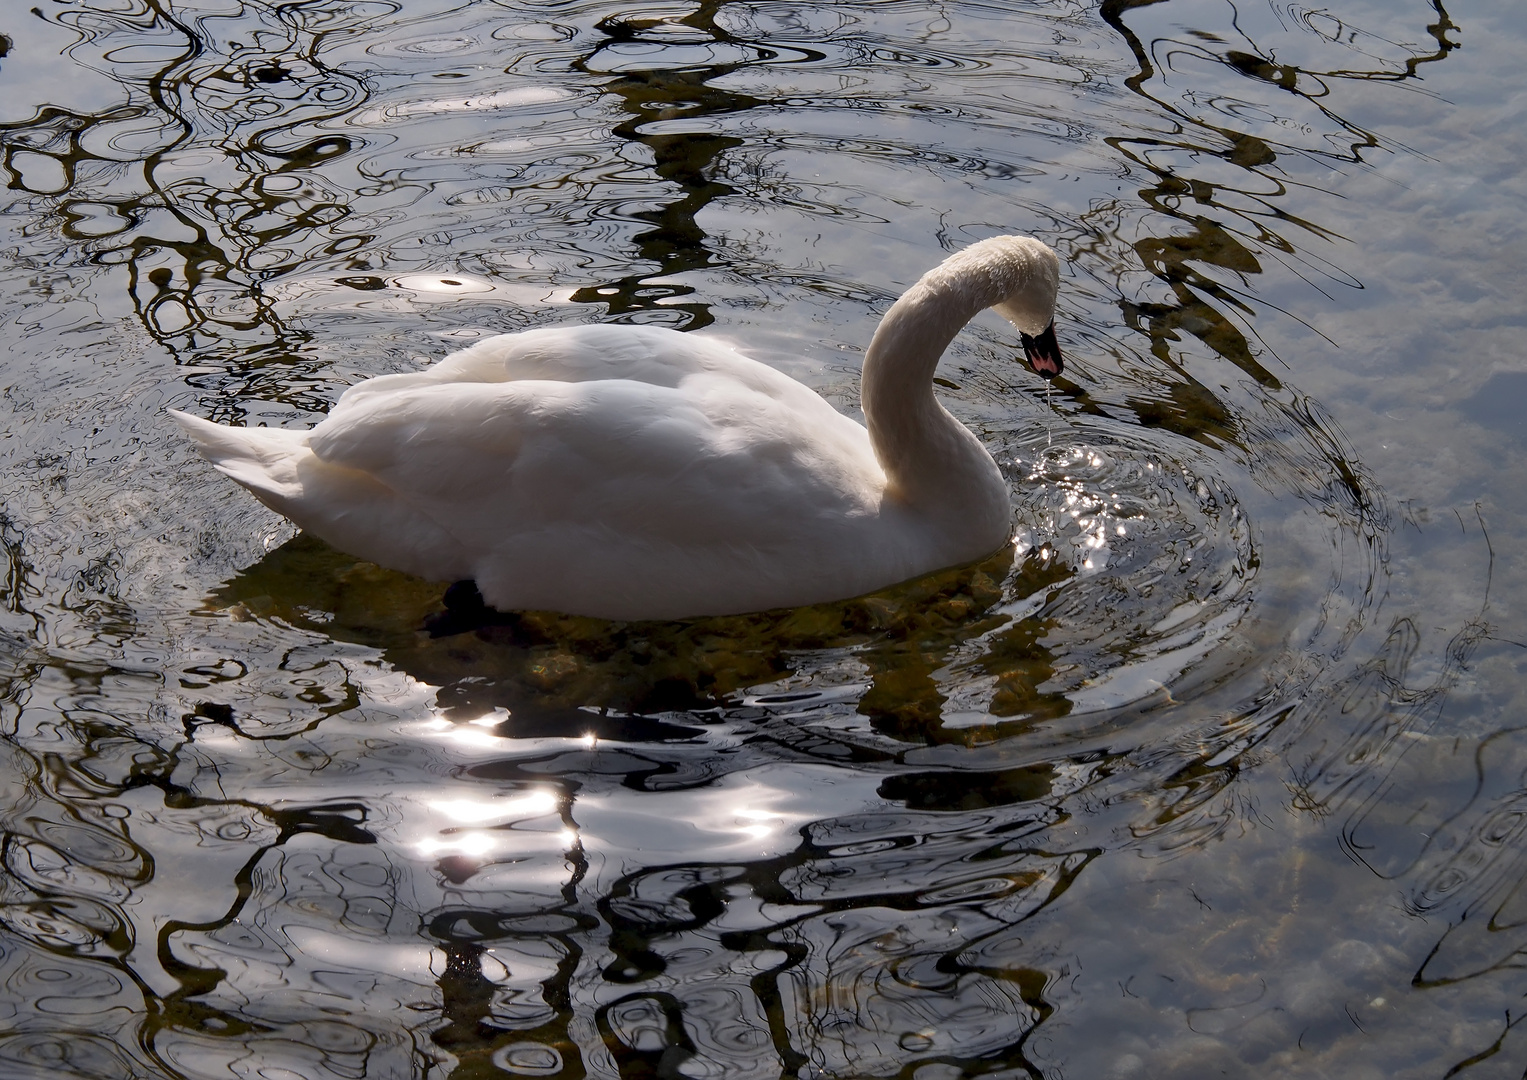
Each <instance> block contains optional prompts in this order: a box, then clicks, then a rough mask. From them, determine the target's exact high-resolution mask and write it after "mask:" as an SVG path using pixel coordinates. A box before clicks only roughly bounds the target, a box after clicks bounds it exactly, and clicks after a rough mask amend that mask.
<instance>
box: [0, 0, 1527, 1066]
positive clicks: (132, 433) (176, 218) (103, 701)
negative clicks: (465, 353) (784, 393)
mask: <svg viewBox="0 0 1527 1080" xmlns="http://www.w3.org/2000/svg"><path fill="white" fill-rule="evenodd" d="M1449 2H1450V4H1451V0H1449ZM0 35H3V36H0V49H3V55H0V146H3V151H4V157H3V171H0V176H3V178H4V181H5V184H6V189H5V191H4V193H3V213H0V327H3V330H0V334H3V342H4V348H5V353H4V360H3V365H4V367H3V379H0V383H3V390H0V415H3V427H0V551H3V556H4V557H3V559H0V688H3V692H0V735H3V753H4V755H5V756H4V763H3V765H0V832H3V843H0V856H3V863H4V871H3V874H0V973H3V987H4V988H3V990H0V1075H3V1076H5V1077H7V1078H11V1077H15V1078H23V1080H24V1078H31V1077H47V1078H49V1080H61V1078H66V1077H67V1078H91V1080H97V1078H100V1080H107V1078H111V1080H115V1078H123V1077H142V1078H148V1077H155V1078H158V1077H185V1078H193V1077H194V1078H203V1077H206V1078H230V1077H237V1078H262V1080H291V1078H301V1080H327V1078H331V1077H362V1076H364V1077H378V1078H405V1077H407V1078H414V1077H418V1078H425V1077H429V1078H435V1077H445V1076H453V1077H458V1078H467V1077H470V1078H482V1077H502V1076H536V1077H550V1076H559V1077H569V1078H570V1077H579V1076H585V1075H587V1076H594V1077H615V1076H622V1077H690V1078H696V1080H698V1078H709V1077H718V1078H719V1077H727V1078H751V1077H757V1078H763V1077H770V1078H773V1077H779V1076H791V1077H802V1078H805V1077H834V1078H838V1077H843V1078H846V1077H899V1078H904V1080H953V1078H955V1077H976V1076H980V1077H993V1078H997V1077H1001V1078H1008V1077H1045V1078H1052V1080H1053V1078H1059V1077H1075V1078H1130V1077H1142V1078H1144V1077H1160V1076H1178V1077H1200V1076H1203V1077H1210V1076H1214V1077H1219V1076H1230V1077H1266V1076H1288V1077H1337V1076H1339V1077H1344V1078H1367V1077H1373V1078H1379V1077H1384V1078H1392V1077H1405V1078H1411V1077H1414V1078H1437V1080H1440V1078H1442V1077H1453V1076H1462V1077H1465V1078H1466V1080H1483V1078H1487V1077H1488V1078H1495V1077H1502V1078H1504V1077H1513V1078H1514V1077H1520V1076H1521V1075H1522V1072H1523V1069H1524V1068H1527V1029H1524V1028H1521V1027H1520V1021H1521V1019H1522V1017H1523V1016H1524V1015H1527V888H1524V885H1527V721H1524V719H1523V718H1524V716H1527V695H1524V692H1523V691H1524V687H1527V680H1524V678H1523V676H1524V673H1527V611H1524V609H1523V603H1522V599H1521V598H1522V597H1524V596H1527V560H1524V558H1523V555H1522V546H1521V543H1520V541H1519V540H1518V539H1514V538H1519V537H1521V536H1522V535H1523V533H1524V531H1527V467H1524V465H1523V459H1524V453H1523V452H1524V447H1527V349H1524V346H1523V342H1524V340H1527V337H1524V332H1527V319H1524V316H1523V298H1524V296H1527V229H1524V226H1523V221H1524V209H1527V180H1524V176H1527V126H1524V124H1523V121H1522V118H1523V116H1527V87H1524V84H1523V82H1522V79H1521V77H1520V75H1521V56H1522V55H1523V53H1524V48H1527V20H1524V19H1523V17H1522V13H1521V11H1520V9H1519V6H1518V5H1517V4H1516V3H1514V2H1512V0H1475V2H1473V3H1471V4H1469V5H1461V4H1460V5H1457V9H1456V10H1455V9H1454V7H1452V6H1450V7H1449V8H1448V9H1446V10H1444V8H1443V7H1442V5H1441V3H1440V2H1436V3H1424V2H1421V0H1384V2H1379V0H1335V2H1333V3H1332V4H1330V5H1329V6H1324V7H1305V6H1303V5H1302V4H1300V3H1296V2H1285V0H1266V2H1264V0H1236V2H1234V3H1231V2H1226V0H1102V2H1101V4H1096V3H1083V2H1080V0H1052V2H1038V0H1033V2H1028V3H1023V2H1016V0H1014V2H1006V3H998V2H953V3H943V4H929V3H926V2H921V0H919V2H910V0H857V2H856V0H833V2H806V3H802V2H796V0H791V2H789V3H785V2H775V0H736V2H727V0H705V2H703V3H700V4H698V5H695V4H692V3H680V2H662V0H654V2H651V3H640V2H631V3H627V4H625V5H624V6H616V5H613V4H611V3H607V2H603V0H601V2H597V3H594V2H568V0H556V2H551V0H527V2H520V3H512V4H511V3H507V2H505V3H491V2H486V0H479V2H475V3H465V2H461V0H417V2H410V3H408V4H401V3H396V2H384V0H297V2H290V3H274V2H272V3H254V2H248V3H245V2H240V0H173V2H172V0H72V2H68V0H44V2H43V3H42V4H41V5H40V6H39V7H36V8H32V9H31V10H30V11H27V10H25V9H24V8H23V7H22V6H21V5H16V6H14V7H10V8H7V9H6V11H5V12H4V13H3V16H0ZM1004 232H1021V233H1031V234H1033V235H1036V236H1039V237H1041V238H1042V239H1045V240H1046V241H1048V242H1049V243H1051V244H1052V245H1054V246H1055V247H1056V249H1057V250H1058V251H1059V252H1060V254H1061V256H1062V260H1063V263H1064V267H1065V270H1064V276H1063V283H1062V291H1061V313H1060V315H1059V317H1058V319H1057V328H1058V331H1059V336H1060V340H1061V343H1062V346H1063V348H1064V350H1065V352H1066V355H1067V372H1066V375H1065V376H1064V377H1063V378H1062V379H1060V380H1058V381H1057V382H1056V383H1055V384H1054V385H1053V386H1052V387H1046V386H1045V385H1044V384H1042V383H1040V382H1039V381H1038V380H1037V379H1036V378H1034V377H1033V376H1032V375H1030V374H1029V373H1028V372H1027V370H1026V369H1025V368H1024V367H1023V366H1022V365H1021V363H1020V361H1019V357H1020V355H1021V354H1020V352H1019V350H1018V348H1017V342H1016V341H1015V340H1014V338H1015V335H1014V334H1013V333H1012V331H1011V329H1010V328H1007V327H1006V326H1005V324H1003V323H1002V322H1001V321H1000V320H999V319H997V318H996V317H995V316H992V315H989V314H988V315H986V316H983V317H982V318H981V319H978V320H977V321H976V322H975V323H974V324H972V326H971V327H970V328H969V329H968V330H967V331H966V332H965V333H964V334H962V335H961V337H960V338H959V339H958V340H957V342H956V344H955V346H954V347H953V348H952V349H951V350H950V352H949V354H948V355H947V356H946V358H945V360H944V363H943V365H942V366H941V368H940V375H939V377H940V380H941V386H942V388H943V389H942V390H941V391H940V392H941V395H942V397H943V400H944V401H945V402H946V403H947V404H948V406H949V408H950V409H951V410H953V411H954V412H955V413H956V414H957V415H958V416H959V417H960V418H961V419H962V420H964V421H965V422H967V423H968V424H969V425H970V426H971V427H972V429H973V430H975V431H977V432H978V433H979V435H980V437H981V438H982V439H983V440H984V441H985V443H986V444H987V445H988V447H989V448H990V449H991V450H992V452H993V454H994V456H996V457H997V459H998V461H999V463H1000V464H1001V466H1002V468H1003V469H1004V471H1005V472H1006V474H1007V475H1008V477H1009V478H1010V480H1011V482H1012V485H1013V492H1014V507H1015V518H1014V521H1015V534H1016V536H1017V537H1018V543H1017V544H1015V546H1014V547H1012V548H1011V549H1008V550H1005V551H1004V552H1003V553H1001V554H1000V555H999V556H997V557H994V558H993V559H991V560H988V561H987V562H986V563H984V564H982V565H980V566H976V567H967V568H964V569H961V570H957V571H950V572H947V573H944V574H940V575H935V576H934V577H933V578H930V579H927V580H923V581H918V582H913V583H909V584H907V585H903V586H900V587H897V588H893V589H889V590H887V591H886V592H884V593H881V594H878V595H875V596H871V597H866V598H861V599H858V600H854V601H849V602H845V603H841V604H833V605H824V606H822V607H818V608H810V609H803V610H798V611H787V612H773V613H768V614H763V615H757V616H748V617H739V618H728V619H708V620H698V621H690V622H683V623H667V624H640V623H635V624H612V623H602V622H599V621H596V620H591V619H572V618H564V617H558V616H554V615H541V614H530V615H526V616H525V617H523V618H522V619H521V620H519V621H518V622H517V623H514V624H506V625H503V626H496V627H490V628H487V629H484V630H483V631H481V632H478V633H467V634H461V635H457V636H454V637H446V638H438V639H436V638H430V637H429V636H428V635H427V634H425V633H424V632H423V630H422V629H421V627H422V626H423V620H424V619H425V617H426V616H428V615H429V614H430V613H431V612H432V611H435V610H437V609H438V607H439V602H440V587H439V586H438V585H431V584H428V583H424V582H420V581H416V580H414V579H411V578H407V577H404V576H402V575H399V574H395V573H392V572H389V571H384V570H381V569H379V568H377V567H374V566H371V565H369V564H364V563H357V562H356V561H355V560H354V559H352V558H349V557H347V556H345V555H343V554H341V553H339V552H337V551H335V550H333V549H330V548H328V547H327V546H325V545H323V544H322V543H321V542H318V541H316V540H313V539H311V538H307V537H303V536H297V535H295V534H294V531H293V529H292V528H291V527H290V526H289V525H288V524H286V523H285V522H283V521H282V520H281V519H280V518H278V517H276V516H275V515H273V514H272V513H270V512H269V511H267V510H265V509H264V508H262V507H260V506H259V505H258V504H256V503H255V502H254V500H253V499H251V498H250V497H249V496H248V495H247V494H246V493H245V492H243V491H242V490H240V489H238V488H237V487H236V486H235V485H233V484H232V483H231V482H229V481H227V480H226V479H225V478H223V477H222V476H220V475H219V474H217V473H215V472H214V471H213V470H212V469H211V468H210V467H209V466H207V465H206V464H205V463H203V462H202V461H201V460H200V459H198V458H197V457H196V455H195V454H194V453H193V452H192V451H191V450H190V448H189V446H188V445H187V444H186V442H185V440H184V439H183V438H181V437H180V436H179V435H178V433H177V432H176V431H175V430H174V427H173V425H172V424H171V423H170V422H169V420H168V418H167V417H166V415H165V410H166V409H168V408H182V409H188V410H190V411H192V412H195V413H197V414H199V415H203V416H208V417H211V418H214V419H217V420H220V421H222V422H225V423H236V424H269V425H279V426H305V425H308V424H311V423H314V422H315V421H316V420H317V419H318V418H319V417H320V416H321V415H322V414H323V413H324V411H325V410H326V409H327V407H328V406H329V405H330V404H331V403H332V402H333V401H334V399H335V398H336V397H337V396H338V394H339V393H340V392H341V391H342V390H343V389H344V388H345V387H347V386H350V385H352V384H353V383H355V382H357V381H358V380H360V379H363V378H366V377H369V376H372V375H377V374H381V373H385V372H395V371H410V370H416V369H417V368H419V367H420V366H422V365H424V364H427V363H429V362H431V361H433V360H435V359H438V358H439V357H441V356H443V355H445V354H446V353H447V352H449V351H450V350H451V349H453V348H455V347H458V346H460V345H462V344H464V343H467V342H470V341H472V340H475V339H477V338H478V337H480V336H482V335H484V334H488V333H495V332H502V331H509V330H516V329H522V328H527V327H532V326H551V325H558V324H572V323H586V322H595V321H615V322H639V323H661V324H664V325H668V326H673V327H677V328H680V329H685V330H692V331H694V332H696V333H700V334H706V335H713V336H715V337H718V338H721V339H723V340H727V341H732V342H736V343H739V344H740V345H742V346H743V347H745V348H746V349H747V351H749V352H750V353H751V354H753V355H755V356H757V357H758V358H760V359H762V360H765V361H766V362H769V363H772V364H775V365H776V366H778V367H780V368H782V369H783V370H785V371H787V372H788V373H790V374H791V375H793V376H795V377H797V378H799V379H801V380H803V381H805V382H807V383H808V384H810V385H811V386H813V387H815V388H816V389H818V390H819V391H820V392H821V393H822V394H824V395H825V396H827V397H828V398H829V400H831V401H832V402H833V403H834V404H836V405H837V406H838V407H840V408H841V409H843V410H844V411H847V412H850V413H852V412H854V411H855V409H856V406H857V397H856V395H857V386H858V379H857V376H858V367H859V362H860V359H861V357H862V349H863V346H864V345H865V344H866V343H867V342H868V340H869V337H870V335H871V333H872V331H873V329H874V326H875V323H876V320H877V318H878V317H879V315H880V314H881V313H883V312H884V310H885V309H886V307H887V306H888V305H889V303H890V302H891V300H893V299H894V298H895V297H896V296H897V295H898V294H899V293H900V291H901V290H903V289H904V288H906V287H907V286H908V285H909V284H910V283H911V282H913V281H914V280H916V278H917V277H918V275H920V274H921V273H922V272H923V271H924V270H925V269H927V268H928V267H930V266H932V265H933V264H935V263H936V262H937V261H938V260H939V259H940V258H942V257H943V256H944V254H946V253H947V252H949V251H953V250H956V249H958V248H960V247H962V246H964V245H966V244H968V243H970V242H972V241H974V240H977V239H980V238H982V237H985V236H990V235H995V234H998V233H1004Z"/></svg>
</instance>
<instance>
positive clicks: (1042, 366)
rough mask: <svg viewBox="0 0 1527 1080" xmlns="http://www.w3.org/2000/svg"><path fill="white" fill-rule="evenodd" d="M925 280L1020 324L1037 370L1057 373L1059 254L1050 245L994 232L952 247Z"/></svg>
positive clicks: (1031, 364) (1046, 374)
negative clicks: (960, 247) (956, 248)
mask: <svg viewBox="0 0 1527 1080" xmlns="http://www.w3.org/2000/svg"><path fill="white" fill-rule="evenodd" d="M924 280H925V281H927V282H928V284H929V285H930V286H933V287H935V288H946V289H955V290H959V291H960V292H962V293H965V294H966V295H967V296H968V297H969V299H970V300H971V301H972V303H971V306H972V307H981V308H987V307H989V308H994V309H995V310H996V312H997V314H999V315H1001V316H1002V317H1003V318H1004V319H1006V320H1007V321H1008V322H1010V323H1012V324H1013V325H1014V326H1015V327H1017V328H1018V333H1019V334H1020V335H1021V336H1022V338H1023V351H1024V354H1025V356H1026V357H1027V358H1028V362H1029V367H1031V368H1033V369H1034V372H1035V374H1037V375H1040V376H1042V377H1043V378H1046V379H1053V378H1055V376H1057V375H1059V374H1060V372H1061V356H1060V345H1059V343H1058V342H1056V340H1055V298H1056V295H1057V294H1058V293H1059V292H1060V259H1059V258H1058V257H1057V256H1056V254H1055V252H1054V251H1052V250H1051V248H1050V245H1048V244H1046V243H1044V242H1043V241H1040V240H1035V239H1034V238H1033V237H1032V236H993V237H991V238H990V239H988V240H982V241H981V242H980V243H976V244H971V245H970V247H968V248H965V249H964V250H963V251H958V252H955V254H953V255H951V256H950V257H949V258H947V259H945V260H944V262H943V263H941V264H940V265H939V266H938V267H937V268H935V269H934V270H932V271H931V272H930V273H929V274H928V276H927V278H925V279H924Z"/></svg>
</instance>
